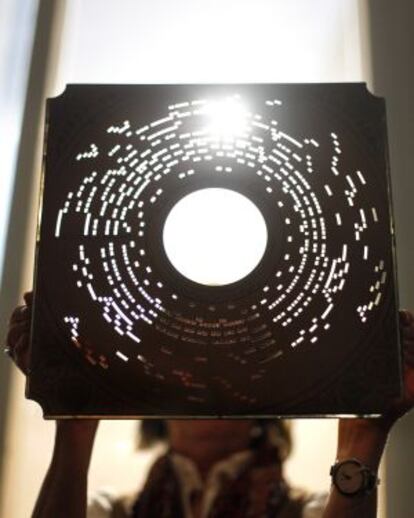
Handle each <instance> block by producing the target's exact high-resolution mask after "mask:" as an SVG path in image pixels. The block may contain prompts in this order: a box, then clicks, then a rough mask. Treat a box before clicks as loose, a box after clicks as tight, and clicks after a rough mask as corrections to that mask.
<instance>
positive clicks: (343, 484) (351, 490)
mask: <svg viewBox="0 0 414 518" xmlns="http://www.w3.org/2000/svg"><path fill="white" fill-rule="evenodd" d="M330 475H331V478H332V483H333V485H334V486H335V487H336V489H337V490H338V491H339V492H340V493H341V495H344V496H350V497H353V496H358V495H368V494H369V493H371V492H372V491H373V490H374V489H375V488H376V487H377V485H378V484H379V482H380V480H379V478H378V476H377V473H376V472H375V471H374V470H372V469H371V468H369V467H368V466H365V464H363V463H362V462H360V461H359V460H358V459H347V460H343V461H341V462H336V463H335V464H334V465H333V466H332V467H331V471H330Z"/></svg>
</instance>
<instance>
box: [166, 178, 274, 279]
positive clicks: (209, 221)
mask: <svg viewBox="0 0 414 518" xmlns="http://www.w3.org/2000/svg"><path fill="white" fill-rule="evenodd" d="M163 242H164V248H165V252H166V254H167V257H168V259H169V260H170V261H171V263H172V264H173V266H174V267H175V268H176V269H177V270H178V271H179V272H180V273H181V274H182V275H184V276H185V277H187V278H188V279H191V280H192V281H194V282H198V283H200V284H204V285H208V286H223V285H225V284H230V283H232V282H236V281H238V280H240V279H243V277H246V275H248V274H249V273H250V272H251V271H252V270H254V268H255V267H256V266H257V265H258V263H259V262H260V260H261V258H262V257H263V254H264V252H265V249H266V244H267V227H266V222H265V220H264V217H263V215H262V213H261V212H260V210H259V209H258V208H257V206H256V205H255V204H254V203H253V202H252V201H251V200H249V199H248V198H246V196H243V195H242V194H240V193H238V192H236V191H232V190H230V189H222V188H208V189H200V190H198V191H194V192H192V193H191V194H188V195H187V196H184V197H183V198H181V200H179V201H178V202H177V203H176V204H175V205H174V207H173V208H172V209H171V211H170V213H169V214H168V216H167V219H166V221H165V225H164V230H163Z"/></svg>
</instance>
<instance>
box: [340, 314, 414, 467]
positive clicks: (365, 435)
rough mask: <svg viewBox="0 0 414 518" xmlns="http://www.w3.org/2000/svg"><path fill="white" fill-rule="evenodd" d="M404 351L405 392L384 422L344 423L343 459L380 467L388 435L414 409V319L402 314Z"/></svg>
mask: <svg viewBox="0 0 414 518" xmlns="http://www.w3.org/2000/svg"><path fill="white" fill-rule="evenodd" d="M400 329H401V338H402V348H403V382H404V389H403V393H402V395H401V397H400V398H398V399H396V400H394V401H393V402H392V403H391V405H390V407H389V409H388V410H387V411H386V412H385V413H384V414H383V416H382V417H380V418H372V419H371V418H370V419H340V422H339V438H338V453H337V456H338V458H340V459H344V458H350V457H357V458H359V459H361V460H362V461H364V462H365V463H367V464H368V465H369V466H371V467H373V468H374V467H377V466H378V464H379V461H380V459H381V455H382V451H383V448H384V446H385V442H386V440H387V436H388V433H389V432H390V430H391V428H392V426H393V425H394V424H395V422H396V421H397V420H398V419H399V418H400V417H402V416H403V415H404V414H406V413H407V412H409V411H410V410H411V409H412V408H413V407H414V315H413V313H411V312H410V311H400Z"/></svg>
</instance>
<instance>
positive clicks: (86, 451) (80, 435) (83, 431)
mask: <svg viewBox="0 0 414 518" xmlns="http://www.w3.org/2000/svg"><path fill="white" fill-rule="evenodd" d="M98 423H99V421H93V420H74V419H70V420H58V421H56V436H55V448H54V460H55V461H57V462H59V463H62V464H65V465H66V466H67V467H68V468H70V467H75V466H76V467H77V469H81V468H85V469H87V468H88V466H89V462H90V457H91V454H92V448H93V445H94V441H95V435H96V430H97V427H98Z"/></svg>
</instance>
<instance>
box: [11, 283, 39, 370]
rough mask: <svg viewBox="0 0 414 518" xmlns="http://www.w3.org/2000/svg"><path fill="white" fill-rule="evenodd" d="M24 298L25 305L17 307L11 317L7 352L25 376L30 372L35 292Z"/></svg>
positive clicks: (27, 293)
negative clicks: (31, 329) (31, 327)
mask: <svg viewBox="0 0 414 518" xmlns="http://www.w3.org/2000/svg"><path fill="white" fill-rule="evenodd" d="M23 298H24V302H25V303H24V304H23V305H20V306H17V307H16V308H15V310H14V311H13V313H12V315H11V317H10V321H9V329H8V333H7V339H6V344H7V347H6V349H5V352H6V353H7V354H8V355H9V356H10V358H11V359H12V360H13V361H14V363H15V364H16V365H17V367H18V368H19V369H20V370H21V371H22V372H23V374H25V375H27V374H28V370H29V354H30V326H31V323H32V308H33V292H31V291H29V292H26V293H25V294H24V295H23Z"/></svg>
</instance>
